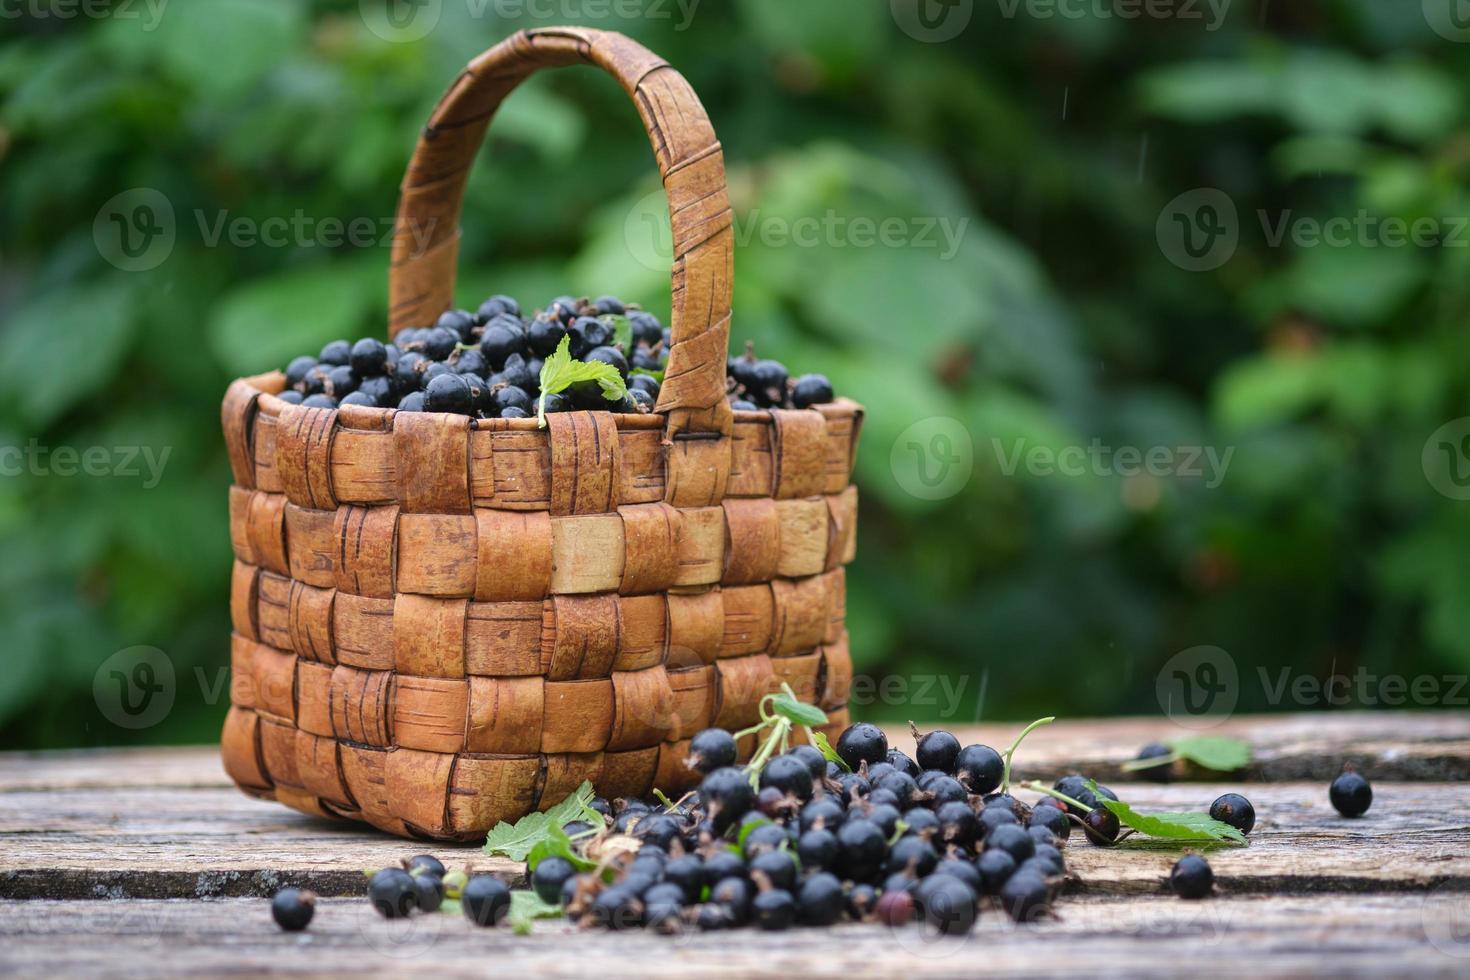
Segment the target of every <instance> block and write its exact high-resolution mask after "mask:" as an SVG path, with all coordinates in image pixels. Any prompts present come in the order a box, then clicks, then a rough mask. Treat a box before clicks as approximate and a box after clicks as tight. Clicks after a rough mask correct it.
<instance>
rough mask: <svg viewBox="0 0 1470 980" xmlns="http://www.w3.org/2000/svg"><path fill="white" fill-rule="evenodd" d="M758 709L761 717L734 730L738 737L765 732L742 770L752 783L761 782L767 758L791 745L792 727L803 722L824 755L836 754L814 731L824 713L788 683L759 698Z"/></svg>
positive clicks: (807, 734)
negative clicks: (801, 697)
mask: <svg viewBox="0 0 1470 980" xmlns="http://www.w3.org/2000/svg"><path fill="white" fill-rule="evenodd" d="M760 713H761V720H760V721H758V722H756V723H755V724H754V725H751V726H750V727H749V728H745V729H741V730H740V731H738V732H736V733H735V738H736V739H737V740H738V739H741V738H744V737H745V736H746V735H755V734H757V733H760V732H764V733H765V734H764V735H762V736H761V744H760V746H759V747H758V748H757V749H756V750H755V754H754V755H753V756H751V757H750V761H749V762H747V763H746V764H745V772H746V773H747V774H748V775H749V776H750V785H751V786H752V787H755V786H758V785H760V774H761V769H762V768H764V767H765V764H766V763H767V762H769V761H770V759H771V756H773V755H775V754H776V753H777V752H785V751H786V750H787V749H788V748H790V746H791V729H792V728H793V727H794V726H796V725H800V726H802V728H803V729H804V730H805V731H806V737H807V741H809V742H811V743H812V744H813V745H816V746H817V749H818V750H819V751H820V752H821V753H822V754H823V755H824V756H826V757H827V758H833V757H835V756H836V755H837V753H836V752H834V751H832V746H831V745H830V744H828V742H827V739H826V738H825V737H823V738H822V739H821V741H820V742H818V740H817V737H818V736H819V735H821V734H822V733H821V732H819V731H816V726H818V725H825V724H827V713H826V712H825V711H823V710H822V709H821V708H818V707H817V706H816V705H811V704H806V703H804V702H803V701H802V700H801V699H800V698H798V697H797V696H796V692H795V691H793V690H792V689H791V685H790V684H782V685H781V690H780V691H777V692H776V693H774V694H767V695H766V696H765V697H763V698H761V703H760ZM828 753H831V754H830V755H829V754H828Z"/></svg>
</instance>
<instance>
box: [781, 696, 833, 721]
mask: <svg viewBox="0 0 1470 980" xmlns="http://www.w3.org/2000/svg"><path fill="white" fill-rule="evenodd" d="M771 711H773V712H774V713H776V714H778V715H780V716H782V717H783V718H789V719H790V720H791V722H792V723H793V724H797V725H825V724H827V713H826V712H825V711H823V710H822V709H821V708H818V707H816V706H815V705H810V704H803V703H802V702H800V701H798V700H797V699H796V698H794V697H792V696H791V695H789V694H787V693H785V692H784V691H783V692H781V693H779V694H774V695H772V696H771Z"/></svg>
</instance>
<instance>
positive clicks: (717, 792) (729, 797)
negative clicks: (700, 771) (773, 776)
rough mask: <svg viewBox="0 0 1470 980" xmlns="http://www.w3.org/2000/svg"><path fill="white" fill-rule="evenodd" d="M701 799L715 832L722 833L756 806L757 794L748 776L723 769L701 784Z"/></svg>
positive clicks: (733, 769)
mask: <svg viewBox="0 0 1470 980" xmlns="http://www.w3.org/2000/svg"><path fill="white" fill-rule="evenodd" d="M699 799H700V802H701V803H702V804H703V805H704V808H705V812H706V813H707V814H708V815H709V819H710V821H711V822H712V823H713V824H714V825H715V829H716V830H717V831H719V832H723V831H724V830H725V828H727V827H729V826H730V825H731V824H733V823H734V822H735V821H737V820H739V819H740V818H741V817H743V816H745V814H747V813H749V812H750V808H751V807H753V806H755V790H753V789H751V787H750V780H748V779H747V778H746V777H745V773H743V772H741V771H740V770H739V769H736V768H735V767H734V766H724V767H722V768H719V769H716V770H714V771H713V772H711V773H710V774H709V775H707V776H705V777H704V781H703V782H701V783H700V784H699Z"/></svg>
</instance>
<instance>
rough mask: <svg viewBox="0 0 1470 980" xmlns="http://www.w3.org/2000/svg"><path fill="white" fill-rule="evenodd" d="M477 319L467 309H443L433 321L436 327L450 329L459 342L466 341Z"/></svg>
mask: <svg viewBox="0 0 1470 980" xmlns="http://www.w3.org/2000/svg"><path fill="white" fill-rule="evenodd" d="M477 322H478V319H477V318H476V316H475V314H473V313H471V312H470V311H469V310H445V311H444V312H443V313H440V314H439V319H438V320H436V321H435V322H434V326H435V327H436V328H443V329H445V330H449V331H452V332H453V333H454V336H455V337H456V338H457V339H458V342H459V343H467V342H468V341H469V339H470V331H471V330H473V329H474V328H475V325H476V323H477Z"/></svg>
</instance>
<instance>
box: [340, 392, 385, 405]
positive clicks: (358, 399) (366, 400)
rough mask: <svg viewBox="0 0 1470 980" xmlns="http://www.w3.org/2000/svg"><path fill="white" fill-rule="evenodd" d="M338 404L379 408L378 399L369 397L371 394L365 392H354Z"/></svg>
mask: <svg viewBox="0 0 1470 980" xmlns="http://www.w3.org/2000/svg"><path fill="white" fill-rule="evenodd" d="M337 404H338V405H361V406H363V407H364V408H377V407H378V400H377V399H376V398H374V397H373V396H372V395H369V394H367V393H365V392H361V391H354V392H352V394H350V395H348V396H347V397H345V398H343V399H342V400H341V401H340V402H338V403H337Z"/></svg>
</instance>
